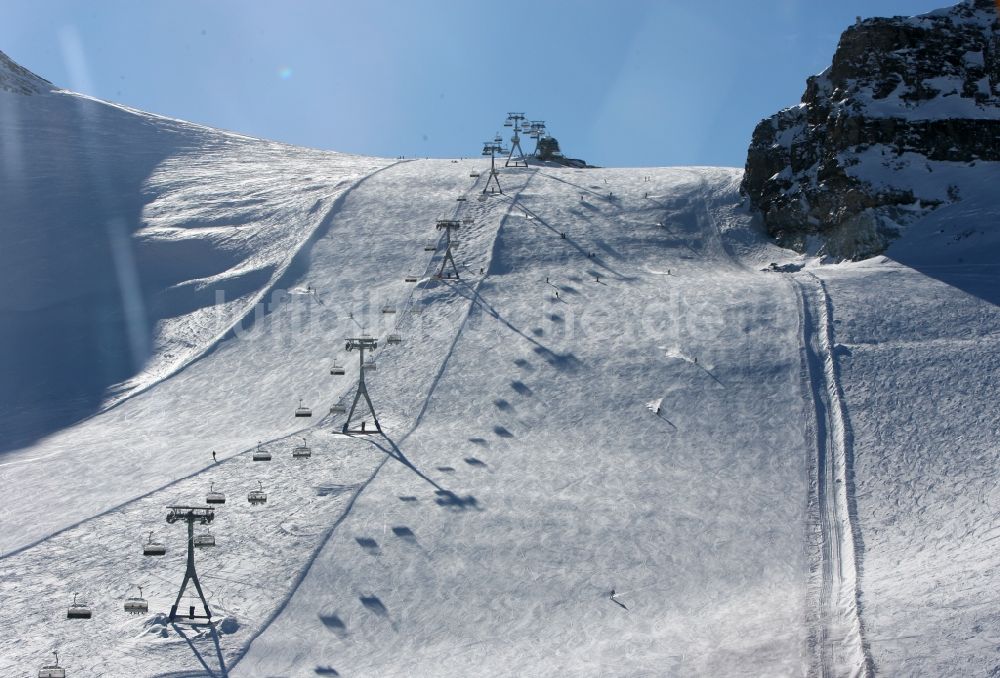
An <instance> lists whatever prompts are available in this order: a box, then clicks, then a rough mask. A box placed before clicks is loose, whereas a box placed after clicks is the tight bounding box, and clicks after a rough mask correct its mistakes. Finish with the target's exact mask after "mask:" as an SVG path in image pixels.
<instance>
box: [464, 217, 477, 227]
mask: <svg viewBox="0 0 1000 678" xmlns="http://www.w3.org/2000/svg"><path fill="white" fill-rule="evenodd" d="M473 221H475V220H474V219H473V218H472V217H462V223H463V224H465V225H466V226H468V225H469V224H471V223H472V222H473Z"/></svg>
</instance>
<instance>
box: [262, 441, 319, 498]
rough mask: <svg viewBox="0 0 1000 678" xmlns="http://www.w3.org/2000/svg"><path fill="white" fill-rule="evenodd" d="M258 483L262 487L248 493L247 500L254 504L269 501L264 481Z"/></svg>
mask: <svg viewBox="0 0 1000 678" xmlns="http://www.w3.org/2000/svg"><path fill="white" fill-rule="evenodd" d="M306 449H309V448H306ZM257 484H258V485H259V486H260V489H258V490H251V491H250V494H248V495H247V501H248V502H250V503H251V504H252V505H253V506H257V505H259V504H266V503H267V492H265V491H264V483H262V482H260V481H259V480H258V481H257Z"/></svg>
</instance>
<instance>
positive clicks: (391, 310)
mask: <svg viewBox="0 0 1000 678" xmlns="http://www.w3.org/2000/svg"><path fill="white" fill-rule="evenodd" d="M382 312H383V313H395V312H396V307H395V306H393V305H392V304H386V305H385V306H383V307H382Z"/></svg>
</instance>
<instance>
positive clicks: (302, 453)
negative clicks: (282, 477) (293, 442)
mask: <svg viewBox="0 0 1000 678" xmlns="http://www.w3.org/2000/svg"><path fill="white" fill-rule="evenodd" d="M311 456H312V450H310V449H309V445H307V444H306V439H305V438H303V439H302V444H301V445H299V446H298V447H296V448H295V449H294V450H292V459H308V458H309V457H311Z"/></svg>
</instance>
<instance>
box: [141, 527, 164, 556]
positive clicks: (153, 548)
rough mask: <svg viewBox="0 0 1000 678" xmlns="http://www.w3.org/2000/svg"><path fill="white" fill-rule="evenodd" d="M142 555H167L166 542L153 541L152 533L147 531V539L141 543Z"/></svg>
mask: <svg viewBox="0 0 1000 678" xmlns="http://www.w3.org/2000/svg"><path fill="white" fill-rule="evenodd" d="M142 555H144V556H165V555H167V546H166V544H161V543H159V542H155V541H153V533H152V532H150V533H149V541H148V542H146V543H145V544H143V545H142Z"/></svg>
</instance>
